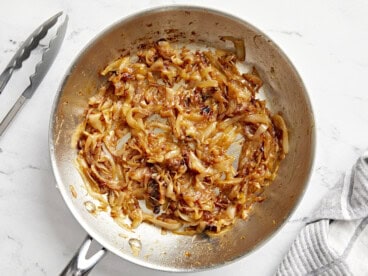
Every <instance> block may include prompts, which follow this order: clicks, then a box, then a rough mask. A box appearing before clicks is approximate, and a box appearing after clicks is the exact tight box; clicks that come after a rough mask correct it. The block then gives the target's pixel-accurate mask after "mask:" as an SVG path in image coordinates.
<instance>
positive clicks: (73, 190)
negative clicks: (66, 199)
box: [69, 185, 78, 198]
mask: <svg viewBox="0 0 368 276" xmlns="http://www.w3.org/2000/svg"><path fill="white" fill-rule="evenodd" d="M69 190H70V192H71V193H72V196H73V197H74V198H77V196H78V194H77V192H76V191H75V188H74V186H73V185H69Z"/></svg>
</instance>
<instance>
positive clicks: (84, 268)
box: [60, 235, 107, 276]
mask: <svg viewBox="0 0 368 276" xmlns="http://www.w3.org/2000/svg"><path fill="white" fill-rule="evenodd" d="M92 240H93V239H92V237H91V236H89V235H87V237H86V238H85V240H84V241H83V243H82V245H81V246H80V247H79V249H78V251H77V253H75V255H74V256H73V258H72V259H71V260H70V262H69V263H68V265H67V266H66V267H65V268H64V270H63V272H61V273H60V276H82V275H88V273H89V272H90V271H91V270H92V268H93V267H94V266H95V265H96V264H97V263H98V262H99V261H100V260H101V259H102V258H103V257H104V256H105V255H106V253H107V250H106V249H105V248H102V249H100V250H99V251H97V252H96V253H95V254H94V255H93V256H91V257H90V258H88V259H87V252H88V249H89V247H90V245H91V242H92Z"/></svg>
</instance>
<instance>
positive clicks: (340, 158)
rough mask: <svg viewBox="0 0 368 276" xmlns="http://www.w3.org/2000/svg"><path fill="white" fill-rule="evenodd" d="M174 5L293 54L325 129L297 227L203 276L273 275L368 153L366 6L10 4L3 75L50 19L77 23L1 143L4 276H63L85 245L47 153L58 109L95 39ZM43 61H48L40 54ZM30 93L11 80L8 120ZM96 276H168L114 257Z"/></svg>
mask: <svg viewBox="0 0 368 276" xmlns="http://www.w3.org/2000/svg"><path fill="white" fill-rule="evenodd" d="M173 3H176V4H194V5H202V6H208V7H212V8H216V9H219V10H223V11H226V12H229V13H232V14H234V15H236V16H238V17H241V18H243V19H245V20H246V21H248V22H250V23H251V24H253V25H255V26H257V27H258V28H260V29H261V30H263V31H264V32H265V33H266V34H267V35H269V36H270V37H271V38H272V39H273V40H274V41H275V42H276V43H277V44H278V45H279V46H280V47H281V48H282V49H283V50H284V51H285V52H286V53H287V55H288V56H289V58H290V59H291V61H292V62H293V63H294V65H295V66H296V68H297V70H298V71H299V73H300V75H301V76H302V78H303V80H304V82H305V84H306V86H307V88H308V91H309V94H310V97H311V100H312V104H313V107H314V111H315V116H316V122H317V155H316V161H315V167H314V170H313V174H312V177H311V180H310V184H309V187H308V189H307V192H306V194H305V196H304V198H303V200H302V202H301V204H300V205H299V207H298V208H297V210H296V212H295V213H294V215H293V216H292V217H291V218H290V219H289V221H288V223H287V224H286V225H285V226H284V227H283V228H282V229H281V231H279V232H278V233H277V234H276V235H275V236H274V237H273V238H272V239H271V240H270V241H268V242H267V243H266V244H265V245H263V246H262V247H261V248H259V249H257V250H256V251H255V252H253V253H252V254H250V255H249V256H247V257H246V258H243V259H241V260H239V261H237V262H235V263H233V264H231V265H227V266H225V267H221V268H218V269H215V270H211V271H207V272H200V273H198V274H196V275H203V276H205V275H211V276H220V275H242V274H245V273H246V274H247V275H272V274H273V273H274V271H275V269H276V267H277V265H278V263H279V262H280V261H281V259H282V257H283V255H284V254H285V252H286V251H287V249H288V247H289V246H290V244H291V242H292V240H293V239H294V238H295V236H296V235H297V233H298V231H299V229H300V228H301V227H302V226H303V217H305V216H307V215H308V214H309V213H310V212H311V211H312V210H313V208H315V207H316V205H317V203H318V201H319V199H320V198H321V197H322V196H323V194H324V193H325V192H326V191H327V190H328V189H329V188H330V187H331V186H332V185H334V183H335V182H336V181H337V180H338V179H339V178H340V177H341V175H342V174H343V172H344V170H346V169H347V168H348V167H350V166H351V165H352V164H353V163H354V161H355V160H356V159H357V157H358V156H359V155H360V154H361V153H362V152H363V150H365V149H366V148H367V146H368V90H367V89H366V88H365V86H364V83H365V80H366V79H367V76H368V50H367V49H368V20H367V16H366V15H367V14H368V2H367V1H365V0H360V1H334V0H329V1H319V0H311V1H291V0H289V1H288V0H283V1H264V0H262V1H218V0H216V1H204V0H196V1H179V0H177V1H175V0H172V1H160V0H151V1H148V0H143V1H131V0H129V1H128V0H126V1H121V0H80V1H71V0H54V1H49V0H34V1H26V0H12V1H4V2H3V3H2V4H1V9H0V41H1V43H0V70H3V68H4V67H5V65H6V64H7V62H8V61H9V60H10V58H11V57H12V55H13V54H14V52H15V51H16V50H17V48H18V46H19V44H20V43H21V42H22V41H24V39H25V38H26V37H27V36H28V35H29V34H30V33H31V32H32V31H33V29H35V28H36V27H37V26H38V25H39V24H40V23H41V22H43V21H44V20H45V19H47V18H48V17H50V16H51V15H53V14H55V13H56V12H57V11H60V10H63V11H65V12H67V13H68V15H69V17H70V21H69V26H68V30H67V34H66V38H65V41H64V44H63V45H62V48H61V51H60V53H59V55H58V57H57V59H56V61H55V63H54V65H53V66H52V68H51V70H50V71H49V73H48V74H47V76H46V77H45V79H44V81H43V82H42V83H41V85H40V87H39V88H38V90H37V92H36V94H35V95H34V96H33V98H32V99H31V100H30V101H29V102H28V103H26V105H25V107H24V108H23V110H22V111H21V112H20V113H19V114H18V116H17V117H16V119H15V121H14V122H13V123H12V124H11V126H10V127H9V129H8V130H7V132H6V133H5V135H4V136H3V137H0V218H1V223H0V256H1V257H0V274H1V275H43V274H44V275H55V274H57V273H58V272H60V271H61V270H62V268H63V267H64V265H65V264H66V263H67V262H68V261H69V259H70V257H71V256H72V255H73V254H74V252H75V250H76V249H77V248H78V247H79V244H80V242H81V241H82V240H83V238H84V236H85V231H84V230H83V229H82V228H81V226H80V225H79V224H78V222H77V221H76V220H75V219H74V217H73V216H72V215H71V213H70V212H69V210H68V209H67V207H66V205H65V204H64V202H63V200H62V198H61V196H60V194H59V191H58V190H57V189H56V188H55V185H56V184H55V180H54V177H53V173H52V170H51V165H50V160H49V153H48V124H49V114H50V111H51V104H52V101H53V98H54V95H55V93H56V90H57V88H58V86H59V83H60V81H61V80H62V77H63V74H64V72H65V71H66V69H67V67H68V65H69V64H70V62H71V61H72V60H73V59H74V57H75V56H76V55H77V53H78V52H79V51H80V50H81V49H82V48H83V46H84V45H85V44H86V43H87V42H88V41H89V40H91V39H92V38H93V37H94V36H95V35H96V34H97V33H99V32H100V31H101V30H103V29H104V28H106V27H107V26H108V25H110V24H111V23H113V22H115V21H117V20H118V19H120V18H122V17H124V16H126V15H129V14H131V13H134V12H137V11H140V10H142V9H145V8H148V7H154V6H160V5H165V4H173ZM37 54H38V58H39V57H40V55H39V54H40V51H38V52H37V51H36V56H37ZM31 61H32V60H31ZM30 66H31V65H30ZM30 68H31V67H30ZM26 85H27V79H26V78H25V77H24V75H22V74H17V76H15V77H14V78H12V80H11V81H10V83H9V84H8V86H7V87H6V89H5V90H4V92H3V94H2V95H0V117H3V116H4V114H5V112H6V110H7V109H8V108H9V107H10V105H11V104H12V102H14V101H15V99H16V97H17V96H18V95H19V94H20V93H21V91H23V89H24V88H25V86H26ZM91 274H92V275H151V276H154V275H163V274H164V273H162V272H159V271H152V270H149V269H146V268H142V267H139V266H137V265H134V264H131V263H129V262H127V261H124V260H122V259H120V258H118V257H116V256H114V255H113V254H109V255H108V256H107V257H106V258H105V259H103V260H102V262H101V263H100V264H98V265H97V267H96V268H95V270H94V271H93V272H92V273H91ZM165 275H171V274H169V273H167V274H166V273H165ZM187 275H194V274H191V273H189V274H187Z"/></svg>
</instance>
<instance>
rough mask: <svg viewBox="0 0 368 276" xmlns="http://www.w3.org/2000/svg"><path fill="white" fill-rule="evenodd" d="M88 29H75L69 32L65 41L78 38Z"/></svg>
mask: <svg viewBox="0 0 368 276" xmlns="http://www.w3.org/2000/svg"><path fill="white" fill-rule="evenodd" d="M87 30H88V28H87V27H85V28H77V29H75V30H73V31H71V32H70V34H69V35H68V37H67V40H74V39H75V38H76V37H78V36H79V35H80V34H81V33H82V32H84V31H87Z"/></svg>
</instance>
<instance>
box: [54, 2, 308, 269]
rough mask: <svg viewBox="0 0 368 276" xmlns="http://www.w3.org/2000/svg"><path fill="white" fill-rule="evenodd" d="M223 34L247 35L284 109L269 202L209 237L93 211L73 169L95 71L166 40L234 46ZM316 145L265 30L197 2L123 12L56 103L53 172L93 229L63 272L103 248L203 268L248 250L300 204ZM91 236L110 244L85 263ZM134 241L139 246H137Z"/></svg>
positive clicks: (251, 55)
mask: <svg viewBox="0 0 368 276" xmlns="http://www.w3.org/2000/svg"><path fill="white" fill-rule="evenodd" d="M220 36H234V37H237V38H242V39H244V41H245V46H246V60H247V62H249V63H250V64H253V65H255V66H256V68H257V70H258V71H259V72H260V74H261V77H262V79H263V80H264V82H265V83H266V84H265V87H264V90H265V96H266V97H267V101H268V103H269V105H270V108H271V109H272V110H273V111H274V112H281V113H282V114H283V116H284V118H285V120H286V124H287V125H288V128H289V132H290V137H289V139H290V152H289V154H288V155H287V157H286V159H285V160H283V161H282V163H281V167H280V170H279V175H278V177H277V178H276V180H275V181H274V183H272V185H271V186H270V187H269V188H268V189H267V191H266V196H267V200H266V201H264V202H263V203H262V204H259V205H257V206H256V208H255V211H254V214H253V215H252V216H251V218H250V219H249V220H248V221H247V222H242V221H238V222H237V223H236V225H235V226H234V227H233V228H232V229H231V230H230V231H228V232H226V233H224V234H223V235H220V236H217V237H211V238H209V237H207V236H204V235H197V236H194V237H188V236H179V235H175V234H171V233H167V234H166V235H162V233H161V230H160V229H157V228H155V227H154V226H152V225H148V224H144V225H141V226H140V227H139V228H138V229H136V230H134V232H130V231H128V230H125V229H123V228H121V227H119V226H118V225H117V224H116V223H115V222H114V221H113V219H112V218H111V217H110V216H109V215H108V214H106V213H98V214H95V215H92V214H91V213H90V212H89V211H88V210H87V209H88V208H86V202H91V201H93V200H92V199H91V198H90V197H89V196H88V194H87V192H86V190H85V188H84V184H83V181H82V179H81V177H80V176H79V174H78V172H77V170H76V169H75V165H74V160H75V157H76V151H75V149H72V148H71V146H70V144H71V137H72V134H73V132H74V130H75V128H76V126H77V125H78V123H79V122H80V120H81V115H82V113H83V111H84V109H85V108H86V106H87V99H88V98H89V97H90V96H91V95H93V94H94V93H95V92H96V90H97V89H98V87H99V86H100V85H101V84H102V83H103V81H104V79H102V78H100V77H99V75H98V72H100V70H101V69H102V68H104V67H105V66H106V64H107V63H108V62H110V61H112V60H114V59H116V58H117V57H118V56H120V55H122V54H126V53H128V52H133V51H134V50H136V49H137V48H139V47H142V45H144V44H146V43H148V42H152V41H157V40H159V39H163V38H164V39H168V40H172V41H174V42H178V43H185V44H188V43H191V44H196V45H201V46H210V47H215V48H227V47H232V45H229V44H227V43H225V42H224V41H222V40H220V39H219V37H220ZM314 148H315V129H314V117H313V112H312V108H311V104H310V101H309V98H308V95H307V92H306V89H305V87H304V85H303V82H302V80H301V78H300V77H299V75H298V73H297V72H296V70H295V68H294V67H293V65H292V64H291V62H290V61H289V59H288V58H287V57H286V56H285V54H284V53H283V52H282V51H281V50H280V49H279V48H278V47H277V45H275V44H274V42H272V41H271V40H270V39H269V38H268V37H267V36H266V35H264V34H263V33H262V32H261V31H259V30H258V29H256V28H255V27H253V26H251V25H250V24H248V23H246V22H245V21H243V20H241V19H238V18H235V17H233V16H231V15H228V14H224V13H222V12H219V11H214V10H211V9H207V8H199V7H188V6H170V7H164V8H156V9H153V10H149V11H145V12H142V13H139V14H135V15H133V16H130V17H128V18H125V19H123V20H122V21H120V22H118V23H116V24H114V25H113V26H111V27H109V28H107V29H106V30H105V31H104V32H102V33H101V34H99V35H98V36H97V37H96V38H95V39H94V40H93V41H92V42H91V43H90V44H89V45H88V46H87V47H86V48H85V49H84V50H83V51H82V52H81V53H80V54H79V56H78V57H77V59H76V60H75V61H74V63H73V64H72V65H71V67H70V68H69V69H68V71H67V74H66V76H65V78H64V81H63V83H62V85H61V87H60V89H59V91H58V93H57V95H56V99H55V102H54V107H53V112H52V117H51V122H50V153H51V160H52V166H53V170H54V174H55V178H56V180H57V183H58V186H59V189H60V192H61V194H62V196H63V198H64V200H65V202H66V204H67V206H68V207H69V209H70V211H71V212H72V214H73V215H74V217H75V218H76V219H77V220H78V222H79V223H80V224H81V225H82V227H84V229H85V230H86V232H87V233H88V235H89V236H88V238H87V239H86V240H85V242H84V244H83V246H82V247H81V251H79V253H78V254H77V255H76V256H75V258H74V259H73V260H72V262H71V263H70V264H69V266H68V267H67V268H66V270H65V271H64V273H65V274H68V273H69V274H70V275H72V273H73V270H75V269H77V270H78V269H79V273H80V274H78V275H81V274H83V273H86V272H88V271H89V270H90V269H91V268H92V267H93V266H94V265H95V263H96V262H97V261H98V260H99V259H100V257H102V256H103V254H104V252H105V250H108V251H110V252H113V253H114V254H116V255H118V256H120V257H121V258H124V259H126V260H129V261H131V262H133V263H136V264H139V265H142V266H145V267H149V268H153V269H159V270H165V271H197V270H203V269H208V268H211V267H215V266H220V265H224V264H227V263H229V262H231V261H234V260H236V259H238V258H240V257H242V256H245V255H246V254H247V253H249V252H251V251H252V250H253V249H254V248H255V247H257V246H259V245H260V244H262V242H264V241H266V240H267V239H268V238H269V237H270V236H271V235H272V234H273V233H275V231H276V230H277V229H279V228H280V226H281V225H282V224H283V223H284V222H285V220H286V219H287V218H288V217H289V216H290V214H291V212H292V211H293V210H294V208H295V207H296V205H297V203H298V201H299V200H300V199H301V197H302V194H303V192H304V190H305V187H306V185H307V182H308V179H309V175H310V172H311V167H312V163H313V158H314ZM88 206H89V204H87V207H88ZM91 237H93V239H95V240H96V241H98V242H99V243H100V244H101V245H102V246H103V247H104V248H105V249H103V250H102V251H100V252H98V253H97V255H95V256H94V258H93V259H90V260H89V261H86V260H84V257H85V255H84V254H85V251H86V250H87V249H88V246H89V242H90V240H91V239H92V238H91ZM135 247H141V248H139V250H138V251H137V250H134V249H137V248H135ZM204 252H205V254H204ZM137 253H139V254H137ZM74 272H75V271H74ZM76 275H77V274H76Z"/></svg>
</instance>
